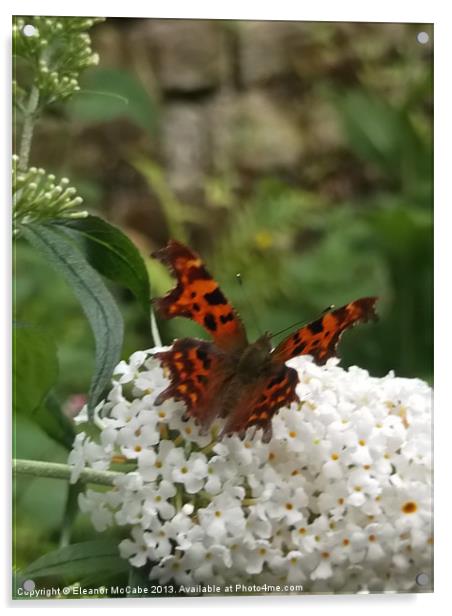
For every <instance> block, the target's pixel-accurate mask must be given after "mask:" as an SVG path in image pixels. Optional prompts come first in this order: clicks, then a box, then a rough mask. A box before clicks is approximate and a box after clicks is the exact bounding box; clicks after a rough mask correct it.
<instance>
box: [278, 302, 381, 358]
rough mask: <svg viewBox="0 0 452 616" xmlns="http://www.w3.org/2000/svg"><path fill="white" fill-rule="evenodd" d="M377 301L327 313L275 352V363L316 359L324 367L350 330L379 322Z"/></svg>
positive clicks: (348, 306) (292, 336)
mask: <svg viewBox="0 0 452 616" xmlns="http://www.w3.org/2000/svg"><path fill="white" fill-rule="evenodd" d="M377 299H378V298H377V297H363V298H361V299H358V300H356V301H354V302H351V303H350V304H346V305H345V306H342V307H341V308H336V309H335V310H331V311H330V312H327V313H326V314H324V315H323V316H321V317H320V318H319V319H317V320H316V321H313V322H312V323H309V324H308V325H305V326H304V327H302V328H300V329H299V330H297V331H296V332H295V333H293V334H291V335H290V336H288V337H287V338H286V339H285V340H283V341H282V342H281V343H280V344H279V345H278V346H277V347H276V348H275V349H274V351H273V352H272V359H273V361H275V362H285V361H287V360H288V359H291V358H292V357H296V356H297V355H312V356H313V357H314V361H315V362H316V364H320V365H321V364H324V363H325V362H326V361H327V359H328V358H329V357H332V356H333V355H334V354H335V352H336V347H337V344H338V342H339V340H340V337H341V335H342V334H343V333H344V331H345V330H346V329H348V328H349V327H352V326H353V325H356V324H357V323H360V322H364V323H365V322H366V321H369V320H370V319H372V320H376V319H377V315H376V313H375V308H374V306H375V303H376V301H377Z"/></svg>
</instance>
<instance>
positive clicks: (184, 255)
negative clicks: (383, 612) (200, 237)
mask: <svg viewBox="0 0 452 616" xmlns="http://www.w3.org/2000/svg"><path fill="white" fill-rule="evenodd" d="M152 256H153V257H155V258H156V259H158V260H159V261H161V262H162V263H164V264H165V265H167V266H168V267H169V268H170V270H171V273H172V274H173V275H174V276H175V277H176V280H177V285H176V287H175V288H174V289H173V290H172V291H170V292H169V293H168V294H167V295H166V296H165V297H163V298H159V299H155V300H154V303H155V305H156V307H157V310H158V312H159V313H160V315H161V316H162V317H164V318H166V319H171V318H173V317H186V318H188V319H192V320H193V321H196V322H197V323H199V324H200V325H202V326H203V327H204V328H205V329H206V330H207V331H208V332H209V334H211V336H212V337H213V339H214V341H215V343H216V345H217V346H218V347H220V348H221V349H225V350H235V349H240V348H243V347H245V346H246V345H247V344H248V342H247V338H246V332H245V328H244V326H243V323H242V321H241V320H240V318H239V316H238V314H237V313H236V312H235V310H234V308H233V307H232V306H231V304H229V302H228V301H227V299H226V298H225V296H224V295H223V293H222V291H221V289H220V287H219V286H218V284H217V283H216V282H215V280H214V279H213V278H212V276H211V275H210V274H209V272H208V271H207V270H206V268H205V267H204V264H203V262H202V260H201V259H200V257H199V256H198V255H197V254H196V253H194V252H193V251H191V250H190V249H189V248H187V247H186V246H184V245H183V244H181V243H180V242H177V241H175V240H170V241H169V242H168V244H167V246H166V247H165V248H162V249H161V250H158V251H157V252H155V253H153V255H152Z"/></svg>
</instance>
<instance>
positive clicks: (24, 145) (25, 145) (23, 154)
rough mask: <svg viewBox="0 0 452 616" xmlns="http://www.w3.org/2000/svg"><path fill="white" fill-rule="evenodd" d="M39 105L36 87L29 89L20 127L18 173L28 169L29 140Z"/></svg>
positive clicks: (31, 136)
mask: <svg viewBox="0 0 452 616" xmlns="http://www.w3.org/2000/svg"><path fill="white" fill-rule="evenodd" d="M38 103H39V90H38V88H37V87H36V86H32V87H31V92H30V97H29V99H28V104H27V106H26V108H25V110H24V123H23V126H22V135H21V138H20V147H19V164H18V168H19V170H20V171H25V170H26V169H27V167H28V159H29V158H30V150H31V140H32V138H33V129H34V126H35V118H36V110H37V108H38Z"/></svg>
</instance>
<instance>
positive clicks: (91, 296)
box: [23, 223, 123, 416]
mask: <svg viewBox="0 0 452 616" xmlns="http://www.w3.org/2000/svg"><path fill="white" fill-rule="evenodd" d="M23 236H24V237H25V238H26V239H27V240H28V241H29V242H30V243H31V244H32V245H33V246H34V247H35V248H36V249H37V250H39V251H40V252H41V253H42V254H43V255H44V256H46V257H47V259H48V261H49V263H50V264H51V265H52V266H53V267H54V268H55V269H56V270H57V271H58V272H60V273H61V274H62V275H63V276H64V277H65V279H66V280H67V282H68V283H69V284H70V286H71V288H72V290H73V291H74V293H75V295H76V296H77V298H78V300H79V302H80V304H81V306H82V308H83V310H84V312H85V314H86V316H87V318H88V320H89V322H90V325H91V329H92V331H93V335H94V339H95V343H96V365H95V370H94V375H93V378H92V380H91V385H90V390H89V402H88V410H89V413H90V415H91V416H92V413H93V409H94V406H95V405H96V402H97V401H98V399H99V398H100V396H101V395H102V392H103V391H104V389H105V387H106V386H107V384H108V383H109V381H110V378H111V375H112V372H113V369H114V367H115V366H116V364H117V363H118V361H119V358H120V353H121V347H122V339H123V320H122V316H121V313H120V312H119V309H118V307H117V305H116V302H115V301H114V299H113V297H112V295H111V293H110V292H109V291H108V289H107V288H106V286H105V284H104V282H103V280H102V278H101V277H100V276H99V274H98V273H97V272H96V271H95V270H94V269H93V268H92V267H91V265H89V263H88V262H87V261H86V259H85V257H84V256H83V254H82V253H81V252H80V250H79V248H78V246H77V244H76V242H75V241H74V240H73V238H71V237H70V234H69V233H67V232H66V231H65V230H64V228H63V227H61V226H59V225H54V224H50V223H48V224H38V223H30V224H28V225H24V228H23Z"/></svg>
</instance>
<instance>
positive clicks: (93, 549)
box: [20, 539, 129, 581]
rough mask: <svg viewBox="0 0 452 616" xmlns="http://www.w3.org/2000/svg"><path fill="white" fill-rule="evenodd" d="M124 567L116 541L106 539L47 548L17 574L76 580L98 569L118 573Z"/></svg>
mask: <svg viewBox="0 0 452 616" xmlns="http://www.w3.org/2000/svg"><path fill="white" fill-rule="evenodd" d="M128 568H129V564H128V562H127V560H125V559H123V558H121V557H120V555H119V551H118V543H117V541H114V540H108V539H107V540H96V541H84V542H82V543H74V544H72V545H69V546H66V547H63V548H60V549H58V550H55V551H53V552H49V553H48V554H45V555H44V556H41V557H40V558H38V559H37V560H35V561H34V562H33V563H31V565H28V567H27V568H26V569H24V570H23V571H21V572H20V577H21V579H24V578H31V579H37V578H40V577H58V578H64V579H65V580H66V581H76V580H78V579H79V578H80V577H84V578H87V577H88V576H89V575H91V574H93V575H94V574H97V573H98V572H99V571H102V572H103V573H105V574H107V573H111V572H115V573H119V572H123V571H127V570H128Z"/></svg>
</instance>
